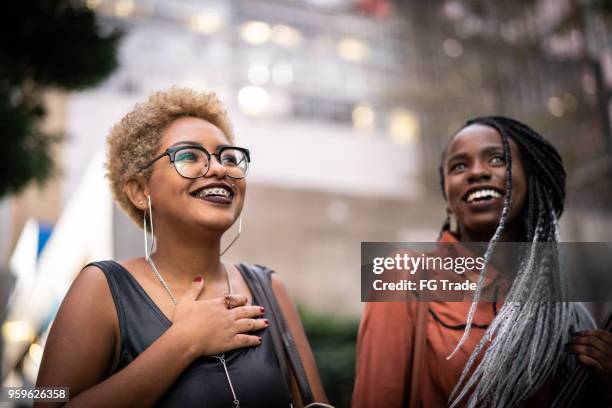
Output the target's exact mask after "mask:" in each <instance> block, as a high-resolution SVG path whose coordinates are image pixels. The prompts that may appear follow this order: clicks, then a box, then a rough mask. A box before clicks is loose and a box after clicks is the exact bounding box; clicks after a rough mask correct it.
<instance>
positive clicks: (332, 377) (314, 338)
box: [299, 307, 359, 408]
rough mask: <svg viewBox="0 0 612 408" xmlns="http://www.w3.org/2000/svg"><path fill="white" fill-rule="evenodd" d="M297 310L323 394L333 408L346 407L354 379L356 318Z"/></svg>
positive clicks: (349, 401)
mask: <svg viewBox="0 0 612 408" xmlns="http://www.w3.org/2000/svg"><path fill="white" fill-rule="evenodd" d="M299 311H300V316H301V319H302V324H303V325H304V330H305V331H306V335H307V336H308V341H309V342H310V345H311V347H312V351H313V352H314V355H315V358H316V360H317V367H318V368H319V374H320V375H321V381H322V382H323V387H324V388H325V391H326V393H327V397H328V398H329V400H330V402H331V403H332V405H334V406H335V407H338V408H342V407H349V406H350V403H351V395H352V393H353V382H354V381H355V352H356V343H357V329H358V327H359V320H357V319H353V318H331V317H329V316H327V315H320V314H315V313H312V312H309V311H308V310H306V309H304V308H302V307H300V308H299Z"/></svg>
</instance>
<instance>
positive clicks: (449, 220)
mask: <svg viewBox="0 0 612 408" xmlns="http://www.w3.org/2000/svg"><path fill="white" fill-rule="evenodd" d="M444 225H445V226H446V227H447V228H448V230H449V231H450V232H452V233H454V234H456V233H458V232H459V221H458V220H457V217H456V216H455V214H453V213H452V212H451V211H450V210H449V209H447V210H446V221H445V222H444Z"/></svg>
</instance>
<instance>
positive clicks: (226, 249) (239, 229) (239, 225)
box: [219, 215, 242, 256]
mask: <svg viewBox="0 0 612 408" xmlns="http://www.w3.org/2000/svg"><path fill="white" fill-rule="evenodd" d="M241 233H242V215H241V216H240V217H238V233H237V234H236V236H235V237H234V239H232V242H230V243H229V245H228V246H226V247H225V249H224V250H223V251H221V253H220V254H219V256H223V255H225V253H226V252H227V251H228V250H229V249H230V248H231V247H232V245H234V242H236V241H238V238H240V234H241Z"/></svg>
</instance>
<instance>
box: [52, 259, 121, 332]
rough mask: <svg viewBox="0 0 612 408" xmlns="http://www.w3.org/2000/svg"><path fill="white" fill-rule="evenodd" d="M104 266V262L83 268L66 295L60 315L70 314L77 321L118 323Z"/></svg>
mask: <svg viewBox="0 0 612 408" xmlns="http://www.w3.org/2000/svg"><path fill="white" fill-rule="evenodd" d="M102 268H103V267H102V264H100V263H97V264H93V263H92V264H88V265H87V266H85V267H84V268H83V269H81V271H80V272H79V273H78V274H77V275H76V277H75V279H74V281H73V282H72V285H71V286H70V289H69V290H68V292H67V293H66V296H65V297H64V301H63V302H62V306H61V307H60V310H59V312H58V314H59V315H60V316H58V317H62V315H64V317H65V315H69V316H70V317H71V319H75V320H77V321H82V320H90V319H93V320H95V321H96V322H98V323H101V322H104V321H105V322H108V323H109V324H115V323H116V320H117V317H116V313H115V310H114V302H113V296H112V293H111V289H110V284H109V281H108V278H107V276H106V274H105V272H104V271H103V269H102Z"/></svg>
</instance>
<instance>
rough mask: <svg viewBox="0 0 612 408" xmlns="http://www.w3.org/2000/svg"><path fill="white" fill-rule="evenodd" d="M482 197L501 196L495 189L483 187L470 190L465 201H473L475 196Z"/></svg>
mask: <svg viewBox="0 0 612 408" xmlns="http://www.w3.org/2000/svg"><path fill="white" fill-rule="evenodd" d="M483 197H494V198H499V197H501V194H500V193H499V192H498V191H496V190H492V189H483V190H476V191H472V192H471V193H470V194H469V195H468V196H467V202H468V203H471V202H472V201H474V200H475V199H477V198H483Z"/></svg>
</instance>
